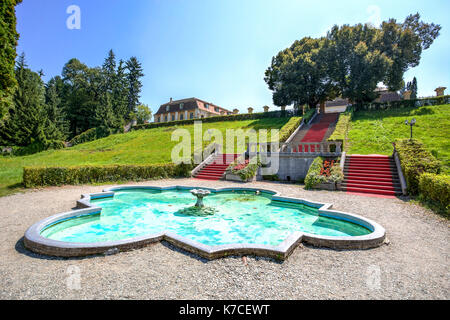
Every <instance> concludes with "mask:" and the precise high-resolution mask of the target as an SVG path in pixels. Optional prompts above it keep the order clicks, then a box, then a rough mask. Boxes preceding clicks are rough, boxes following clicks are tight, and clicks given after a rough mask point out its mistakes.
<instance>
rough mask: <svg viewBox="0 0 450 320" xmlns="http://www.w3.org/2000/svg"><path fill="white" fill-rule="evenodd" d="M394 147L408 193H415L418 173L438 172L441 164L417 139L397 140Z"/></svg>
mask: <svg viewBox="0 0 450 320" xmlns="http://www.w3.org/2000/svg"><path fill="white" fill-rule="evenodd" d="M396 149H397V152H398V156H399V158H400V163H401V166H402V170H403V174H404V175H405V179H406V183H407V185H408V192H409V194H410V195H417V194H418V193H419V178H420V175H421V174H423V173H425V172H428V173H439V172H440V168H441V164H440V162H439V161H438V160H437V159H436V158H435V157H434V156H433V155H432V154H431V153H430V152H429V151H428V150H426V149H425V147H424V145H423V143H421V142H419V141H418V140H415V139H413V140H410V139H401V140H397V142H396Z"/></svg>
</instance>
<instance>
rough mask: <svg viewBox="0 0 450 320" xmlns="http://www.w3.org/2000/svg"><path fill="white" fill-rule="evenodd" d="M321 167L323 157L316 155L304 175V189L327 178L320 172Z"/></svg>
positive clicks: (310, 187)
mask: <svg viewBox="0 0 450 320" xmlns="http://www.w3.org/2000/svg"><path fill="white" fill-rule="evenodd" d="M322 168H323V158H322V157H317V158H315V159H314V161H313V163H312V164H311V166H310V167H309V169H308V173H307V174H306V177H305V189H307V190H309V189H312V188H313V187H315V186H317V185H319V184H320V183H324V182H326V181H327V178H326V177H325V176H323V175H321V174H320V172H321V170H322Z"/></svg>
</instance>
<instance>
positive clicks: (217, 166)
mask: <svg viewBox="0 0 450 320" xmlns="http://www.w3.org/2000/svg"><path fill="white" fill-rule="evenodd" d="M238 156H239V154H219V155H217V156H215V157H214V159H213V161H212V162H211V163H209V164H207V165H206V166H204V167H203V168H201V169H200V171H199V172H198V173H197V174H196V175H194V178H196V179H202V180H220V179H222V177H223V175H224V174H225V171H226V169H227V168H228V167H229V166H230V164H231V163H233V162H234V160H236V158H237V157H238Z"/></svg>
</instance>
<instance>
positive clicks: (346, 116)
mask: <svg viewBox="0 0 450 320" xmlns="http://www.w3.org/2000/svg"><path fill="white" fill-rule="evenodd" d="M352 117H353V112H351V111H346V112H344V113H341V114H340V115H339V120H338V122H337V124H336V128H335V129H334V132H333V134H332V135H331V136H330V137H329V138H328V141H342V150H343V151H345V150H346V146H347V144H346V141H347V134H348V130H349V128H350V122H351V121H352Z"/></svg>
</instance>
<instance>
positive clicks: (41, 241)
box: [24, 186, 385, 260]
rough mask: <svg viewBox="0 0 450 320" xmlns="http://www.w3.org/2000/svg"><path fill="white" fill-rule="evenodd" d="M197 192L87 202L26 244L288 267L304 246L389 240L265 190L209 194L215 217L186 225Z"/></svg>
mask: <svg viewBox="0 0 450 320" xmlns="http://www.w3.org/2000/svg"><path fill="white" fill-rule="evenodd" d="M192 189H193V188H192V187H182V186H173V187H165V188H159V187H136V186H132V187H126V186H125V187H114V188H109V189H106V190H105V191H104V192H103V193H97V194H89V195H83V196H82V199H81V200H79V201H78V207H80V208H83V209H79V210H74V211H71V212H67V213H62V214H59V215H55V216H52V217H49V218H47V219H44V220H42V221H40V222H38V223H36V224H35V225H33V226H31V227H30V228H29V229H28V230H27V232H26V233H25V238H24V243H25V246H26V247H27V248H28V249H30V250H32V251H35V252H38V253H41V254H46V255H54V256H67V257H69V256H86V255H91V254H102V253H105V252H108V251H109V250H111V249H113V250H114V251H117V252H118V251H124V250H128V249H134V248H139V247H142V246H145V245H147V244H149V243H152V242H158V241H161V240H166V241H168V242H170V243H172V244H174V245H176V246H178V247H181V248H183V249H185V250H187V251H190V252H193V253H195V254H198V255H200V256H202V257H205V258H208V259H213V258H219V257H223V256H227V255H248V254H254V255H262V256H269V257H272V258H276V259H281V260H283V259H286V258H287V257H288V256H289V254H290V253H291V252H292V250H293V249H294V248H295V247H296V246H297V245H298V244H299V243H300V242H302V241H303V242H307V243H310V244H313V245H316V246H325V247H331V248H348V249H362V248H371V247H376V246H379V245H380V244H382V243H383V241H384V238H385V231H384V229H383V228H382V227H381V226H380V225H378V224H377V223H376V222H374V221H371V220H369V219H366V218H363V217H360V216H357V215H353V214H349V213H345V212H340V211H335V210H331V209H330V208H331V204H323V203H317V202H311V201H308V200H304V199H296V198H287V197H281V196H280V195H279V194H277V193H276V192H274V191H271V190H262V189H251V188H222V189H208V190H207V191H209V192H210V193H211V195H210V196H208V197H207V198H205V203H206V205H207V206H210V204H213V203H215V204H217V206H215V207H216V208H217V210H218V212H217V213H216V214H215V215H213V216H208V217H195V216H194V217H186V216H184V215H182V214H179V211H180V209H182V208H185V207H188V206H192V203H193V201H194V200H195V198H193V196H192V195H191V194H190V193H191V192H190V191H191V190H192ZM257 191H259V192H260V194H259V195H256V192H257ZM136 199H137V202H136V201H135V200H136ZM211 206H212V205H211ZM261 221H263V222H264V223H262V224H261V223H260V222H261Z"/></svg>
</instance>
